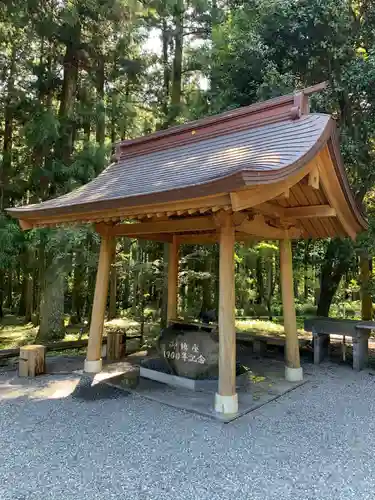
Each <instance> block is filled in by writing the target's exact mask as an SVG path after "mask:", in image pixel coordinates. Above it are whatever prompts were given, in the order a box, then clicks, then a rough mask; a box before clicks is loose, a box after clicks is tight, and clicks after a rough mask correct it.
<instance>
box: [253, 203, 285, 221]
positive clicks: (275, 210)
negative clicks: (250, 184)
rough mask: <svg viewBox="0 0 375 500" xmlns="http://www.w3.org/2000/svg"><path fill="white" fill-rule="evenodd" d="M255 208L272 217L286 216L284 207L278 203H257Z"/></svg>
mask: <svg viewBox="0 0 375 500" xmlns="http://www.w3.org/2000/svg"><path fill="white" fill-rule="evenodd" d="M254 210H255V211H257V212H260V213H261V214H265V215H270V216H271V217H278V218H280V219H282V218H283V217H284V210H285V209H284V207H282V206H280V205H276V203H267V202H266V203H262V204H261V205H256V206H255V207H254Z"/></svg>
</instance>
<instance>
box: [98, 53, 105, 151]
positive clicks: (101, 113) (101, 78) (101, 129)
mask: <svg viewBox="0 0 375 500" xmlns="http://www.w3.org/2000/svg"><path fill="white" fill-rule="evenodd" d="M104 69H105V66H104V55H103V54H100V55H99V56H98V67H97V70H96V94H97V126H96V142H97V144H98V145H99V146H100V147H101V148H102V147H104V141H105V106H104V83H105V71H104Z"/></svg>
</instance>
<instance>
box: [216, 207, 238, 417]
mask: <svg viewBox="0 0 375 500" xmlns="http://www.w3.org/2000/svg"><path fill="white" fill-rule="evenodd" d="M219 221H220V264H219V387H218V392H217V393H216V396H215V410H216V411H217V412H220V413H236V412H237V411H238V397H237V393H236V329H235V295H234V242H235V228H234V225H233V221H232V216H231V215H230V214H228V213H222V214H221V217H220V219H219Z"/></svg>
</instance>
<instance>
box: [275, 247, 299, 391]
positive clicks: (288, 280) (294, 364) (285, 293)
mask: <svg viewBox="0 0 375 500" xmlns="http://www.w3.org/2000/svg"><path fill="white" fill-rule="evenodd" d="M280 274H281V294H282V300H283V315H284V329H285V365H286V366H285V378H286V379H287V380H288V381H290V382H298V381H300V380H302V379H303V372H302V368H301V364H300V359H299V342H298V335H297V320H296V308H295V303H294V293H293V267H292V247H291V243H290V240H289V239H284V240H280Z"/></svg>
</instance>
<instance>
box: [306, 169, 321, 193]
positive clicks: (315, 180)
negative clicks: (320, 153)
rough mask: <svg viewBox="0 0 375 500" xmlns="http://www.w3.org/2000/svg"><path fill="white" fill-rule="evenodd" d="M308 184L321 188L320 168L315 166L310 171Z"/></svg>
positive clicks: (314, 187)
mask: <svg viewBox="0 0 375 500" xmlns="http://www.w3.org/2000/svg"><path fill="white" fill-rule="evenodd" d="M307 183H308V185H309V186H310V187H312V188H313V189H319V170H318V167H315V168H313V169H312V170H311V172H310V173H309V178H308V182H307Z"/></svg>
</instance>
